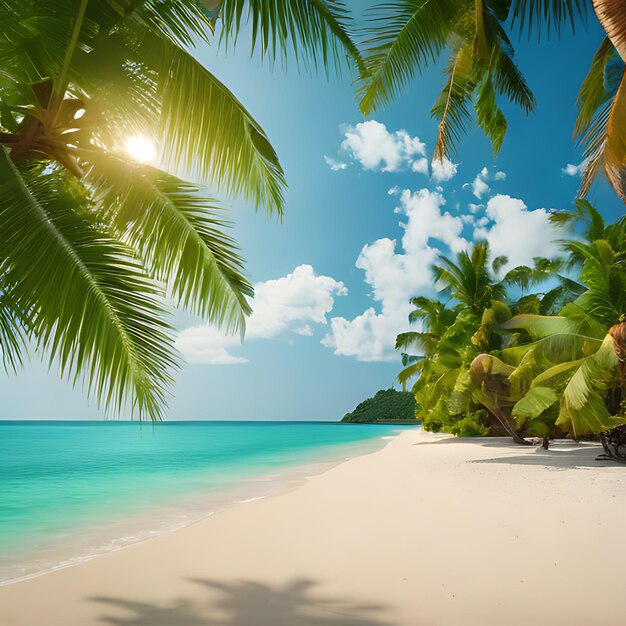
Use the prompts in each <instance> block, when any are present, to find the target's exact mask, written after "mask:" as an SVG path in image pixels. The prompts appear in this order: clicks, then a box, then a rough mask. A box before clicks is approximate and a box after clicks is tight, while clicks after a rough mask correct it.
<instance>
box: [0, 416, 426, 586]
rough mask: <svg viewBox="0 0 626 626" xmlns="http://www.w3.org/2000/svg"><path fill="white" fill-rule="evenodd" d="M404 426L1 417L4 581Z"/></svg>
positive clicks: (92, 551)
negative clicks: (155, 421) (14, 419)
mask: <svg viewBox="0 0 626 626" xmlns="http://www.w3.org/2000/svg"><path fill="white" fill-rule="evenodd" d="M405 428H414V427H412V426H408V427H404V426H397V425H385V424H382V425H380V424H372V425H370V424H367V425H357V424H340V423H331V422H232V421H193V422H192V421H189V422H161V423H157V424H150V423H140V422H125V421H0V584H3V583H7V582H10V581H13V580H16V579H20V578H23V577H28V576H32V575H36V574H38V573H41V572H44V571H49V570H51V569H55V568H58V567H64V566H67V565H70V564H72V563H75V562H77V561H80V560H84V559H88V558H91V557H93V556H95V555H97V554H100V553H103V552H107V551H109V550H113V549H116V548H119V547H123V546H124V545H127V544H129V543H132V542H135V541H139V540H141V539H144V538H148V537H151V536H154V535H156V534H160V533H163V532H168V531H171V530H173V529H176V528H179V527H181V526H184V525H187V524H190V523H192V522H194V521H197V520H199V519H201V518H203V517H206V516H208V515H211V514H213V513H214V512H216V511H219V510H221V509H224V508H226V507H228V506H232V505H235V504H239V503H245V502H248V501H251V500H253V499H256V498H260V497H264V496H267V495H271V494H274V493H277V492H278V491H280V490H281V489H285V488H288V487H289V486H291V485H294V484H298V482H301V481H302V480H303V479H304V478H305V477H306V476H309V475H311V474H315V473H318V472H320V471H322V470H323V469H324V468H325V467H327V466H328V465H329V464H331V463H335V462H337V461H340V460H343V459H345V458H348V457H352V456H357V455H359V454H364V453H367V452H369V451H373V450H375V449H377V448H379V447H382V445H383V444H384V438H385V437H389V436H392V435H395V434H396V433H398V432H399V431H401V430H403V429H405Z"/></svg>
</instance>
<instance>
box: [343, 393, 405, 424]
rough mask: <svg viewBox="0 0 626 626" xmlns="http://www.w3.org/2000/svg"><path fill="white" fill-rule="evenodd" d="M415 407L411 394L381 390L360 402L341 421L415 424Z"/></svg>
mask: <svg viewBox="0 0 626 626" xmlns="http://www.w3.org/2000/svg"><path fill="white" fill-rule="evenodd" d="M415 406H416V405H415V396H414V395H413V394H412V393H411V392H409V391H396V390H395V389H381V390H380V391H378V392H376V394H375V395H374V396H372V397H371V398H368V399H367V400H364V401H363V402H361V404H359V405H358V406H357V407H356V409H354V411H352V412H350V413H346V414H345V415H344V416H343V418H342V420H341V421H342V422H351V423H357V424H373V423H377V422H386V423H394V422H395V423H406V422H408V423H411V422H415V423H417V420H416V418H415Z"/></svg>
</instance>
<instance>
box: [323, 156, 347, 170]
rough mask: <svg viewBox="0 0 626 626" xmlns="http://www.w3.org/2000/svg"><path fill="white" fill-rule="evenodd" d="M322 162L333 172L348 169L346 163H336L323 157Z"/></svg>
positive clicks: (329, 158)
mask: <svg viewBox="0 0 626 626" xmlns="http://www.w3.org/2000/svg"><path fill="white" fill-rule="evenodd" d="M324 161H326V165H328V167H330V169H331V170H333V172H338V171H339V170H345V169H346V167H348V164H347V163H343V162H341V161H337V160H335V159H332V158H331V157H327V156H324Z"/></svg>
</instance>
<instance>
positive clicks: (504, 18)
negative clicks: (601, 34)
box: [360, 0, 626, 201]
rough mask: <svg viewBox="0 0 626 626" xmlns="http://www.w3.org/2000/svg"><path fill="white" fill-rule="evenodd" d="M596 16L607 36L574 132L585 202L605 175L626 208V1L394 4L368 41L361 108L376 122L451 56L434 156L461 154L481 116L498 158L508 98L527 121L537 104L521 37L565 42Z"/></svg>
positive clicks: (400, 0) (438, 105)
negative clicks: (522, 62) (517, 44)
mask: <svg viewBox="0 0 626 626" xmlns="http://www.w3.org/2000/svg"><path fill="white" fill-rule="evenodd" d="M594 11H595V14H596V16H597V18H598V19H599V21H600V23H601V24H602V27H603V28H604V30H605V32H606V38H605V39H604V41H603V42H602V43H601V45H600V47H599V49H598V51H597V53H596V55H595V56H594V58H593V60H592V63H591V68H590V70H589V73H588V75H587V77H586V78H585V80H584V82H583V84H582V85H581V88H580V92H579V95H578V102H577V104H578V109H579V114H578V118H577V120H576V124H575V128H574V134H575V137H576V138H577V140H578V141H579V143H580V145H581V146H582V147H583V151H584V157H585V173H584V176H583V180H582V185H581V189H580V194H581V196H584V195H586V193H587V191H588V190H589V186H590V185H591V182H592V181H593V179H594V178H595V176H596V175H597V173H598V172H599V171H604V172H605V173H606V175H607V177H608V178H609V180H610V182H611V184H612V185H613V187H614V189H615V191H616V192H617V194H618V195H619V196H620V197H621V198H622V200H624V201H626V129H625V128H624V124H623V120H624V119H625V118H626V80H625V79H624V62H625V61H626V2H625V1H624V0H593V1H590V0H437V1H436V2H435V1H433V0H390V1H389V2H387V3H384V4H380V5H377V6H376V7H375V8H374V9H372V11H371V13H370V21H369V24H368V27H367V28H366V29H365V33H364V40H365V41H364V47H365V60H364V63H365V66H366V68H367V71H366V72H365V73H362V76H361V81H360V83H361V86H360V98H361V109H362V111H363V112H364V113H365V114H369V113H371V112H372V111H375V110H376V109H378V108H380V107H382V106H384V105H386V104H388V103H389V102H390V101H391V100H393V99H394V98H396V97H397V96H398V94H399V93H400V92H401V91H402V89H403V88H404V87H405V86H406V85H407V83H409V82H410V81H411V80H413V79H414V78H415V77H416V75H420V74H422V73H423V72H424V71H425V70H426V68H428V67H429V66H430V65H432V64H434V63H435V62H436V61H437V60H438V59H439V57H440V56H441V55H442V54H443V53H444V52H445V53H447V54H448V62H447V64H446V67H445V70H444V74H445V84H444V87H443V89H442V91H441V94H440V95H439V97H438V98H437V100H436V101H435V103H434V104H433V107H432V110H431V112H432V115H433V117H434V118H435V119H437V120H438V122H439V133H438V139H437V144H436V148H435V152H434V158H435V159H438V160H439V159H442V158H444V157H450V156H451V155H452V154H453V153H454V152H455V150H456V146H457V144H458V141H459V139H460V137H461V135H462V134H463V133H464V132H465V129H466V127H467V125H468V123H469V122H470V121H471V120H472V117H473V115H472V109H473V113H474V117H475V120H476V123H477V124H478V126H479V127H480V128H481V129H482V130H483V131H484V132H485V134H486V136H487V137H488V138H489V139H490V141H491V143H492V145H493V149H494V153H497V152H498V151H499V149H500V147H501V145H502V142H503V140H504V136H505V133H506V130H507V120H506V118H505V115H504V113H503V111H502V109H501V108H500V105H499V102H501V101H502V100H506V101H508V102H510V103H512V104H514V105H516V106H518V107H520V108H521V109H522V111H524V112H525V113H529V112H531V111H532V110H533V109H534V106H535V98H534V95H533V93H532V91H531V89H530V87H529V86H528V84H527V83H526V80H525V78H524V76H523V74H522V72H521V71H520V69H519V68H518V66H517V63H516V60H515V50H514V46H513V42H512V39H514V37H515V36H517V33H516V32H515V31H518V32H519V34H522V33H528V34H532V33H533V31H536V32H538V33H540V32H541V30H542V28H543V29H544V30H545V31H546V32H547V34H548V35H550V34H556V35H557V36H558V35H559V34H560V33H561V31H562V30H563V29H565V28H571V29H572V30H574V28H575V25H577V24H578V25H580V24H581V22H582V23H584V22H585V21H586V19H587V18H588V16H589V14H591V13H593V12H594ZM511 31H513V32H511ZM510 35H511V36H510Z"/></svg>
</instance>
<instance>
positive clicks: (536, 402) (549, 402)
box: [511, 387, 559, 425]
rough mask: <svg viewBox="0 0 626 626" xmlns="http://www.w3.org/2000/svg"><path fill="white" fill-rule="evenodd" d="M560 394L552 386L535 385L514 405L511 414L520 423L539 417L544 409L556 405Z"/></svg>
mask: <svg viewBox="0 0 626 626" xmlns="http://www.w3.org/2000/svg"><path fill="white" fill-rule="evenodd" d="M558 400H559V396H558V394H557V393H556V391H554V389H550V387H533V388H532V389H530V390H529V391H528V392H527V393H526V394H525V395H524V397H523V398H522V399H521V400H518V401H517V402H516V403H515V406H514V407H513V410H512V412H511V415H512V416H513V417H514V418H516V419H517V421H518V425H521V424H522V423H524V422H525V421H526V420H529V419H534V418H536V417H539V416H540V415H541V414H542V413H543V412H544V411H546V410H547V409H549V408H550V407H551V406H554V405H555V404H556V403H557V402H558Z"/></svg>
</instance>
